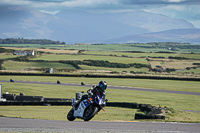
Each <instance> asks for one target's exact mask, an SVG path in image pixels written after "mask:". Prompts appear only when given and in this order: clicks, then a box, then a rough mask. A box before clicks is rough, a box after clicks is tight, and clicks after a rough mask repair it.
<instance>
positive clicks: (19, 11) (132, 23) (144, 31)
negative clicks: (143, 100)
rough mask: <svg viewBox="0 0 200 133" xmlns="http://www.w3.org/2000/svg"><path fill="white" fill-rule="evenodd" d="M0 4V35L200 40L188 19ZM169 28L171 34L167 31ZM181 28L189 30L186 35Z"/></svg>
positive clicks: (84, 40) (79, 40)
mask: <svg viewBox="0 0 200 133" xmlns="http://www.w3.org/2000/svg"><path fill="white" fill-rule="evenodd" d="M0 8H1V11H0V18H1V21H0V29H1V30H0V38H25V39H51V40H55V41H57V40H58V41H61V42H63V41H64V42H66V43H69V44H70V43H96V42H100V43H104V42H108V43H116V42H117V43H120V42H140V41H141V42H146V41H148V40H149V41H151V40H152V41H165V40H166V41H170V40H168V39H173V41H180V40H181V38H182V40H181V41H183V42H184V41H189V42H190V43H193V42H200V40H199V38H198V35H199V29H195V27H194V26H193V25H192V24H191V23H189V22H187V21H185V20H182V19H173V18H169V17H166V16H163V15H159V14H153V13H148V12H143V11H132V12H124V13H89V12H85V11H77V10H74V11H73V10H65V11H61V12H59V13H57V14H56V15H50V14H46V13H42V12H39V11H36V10H33V9H27V8H23V7H14V6H9V7H5V6H4V7H0ZM181 29H182V30H181ZM183 29H184V30H183ZM170 31H171V33H170V34H172V33H173V34H172V36H173V38H171V37H170V35H169V34H167V33H168V32H170ZM183 31H187V33H188V34H187V37H186V38H184V36H183V35H182V33H181V32H183ZM152 32H153V33H152ZM189 33H191V34H190V35H189ZM163 34H165V35H168V37H166V38H165V35H163ZM193 34H195V35H193ZM180 35H181V36H180ZM192 36H193V38H192ZM113 38H114V39H113ZM187 38H188V39H187ZM156 39H158V40H156ZM105 40H106V41H105ZM112 41H113V42H112ZM152 41H151V42H152Z"/></svg>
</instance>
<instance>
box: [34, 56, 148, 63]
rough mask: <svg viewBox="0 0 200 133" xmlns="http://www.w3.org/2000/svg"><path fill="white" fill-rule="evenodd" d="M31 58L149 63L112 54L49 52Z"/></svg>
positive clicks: (141, 59) (140, 59)
mask: <svg viewBox="0 0 200 133" xmlns="http://www.w3.org/2000/svg"><path fill="white" fill-rule="evenodd" d="M31 60H48V61H59V60H104V61H110V62H117V63H125V64H128V63H141V64H148V63H147V61H146V60H145V59H143V58H126V57H112V56H91V55H54V54H47V55H42V56H40V57H38V58H33V59H31Z"/></svg>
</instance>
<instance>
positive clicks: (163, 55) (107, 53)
mask: <svg viewBox="0 0 200 133" xmlns="http://www.w3.org/2000/svg"><path fill="white" fill-rule="evenodd" d="M83 53H84V54H92V55H110V56H129V57H166V58H168V57H169V56H175V55H176V53H131V52H125V51H124V52H114V51H84V52H83Z"/></svg>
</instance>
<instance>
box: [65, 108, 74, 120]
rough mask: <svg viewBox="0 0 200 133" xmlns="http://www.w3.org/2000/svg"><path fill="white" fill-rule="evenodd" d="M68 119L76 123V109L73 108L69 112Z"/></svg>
mask: <svg viewBox="0 0 200 133" xmlns="http://www.w3.org/2000/svg"><path fill="white" fill-rule="evenodd" d="M67 119H68V120H69V121H74V120H75V119H76V118H75V117H74V109H73V108H72V109H71V110H70V111H69V112H68V114H67Z"/></svg>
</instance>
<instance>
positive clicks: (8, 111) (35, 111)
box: [0, 106, 200, 122]
mask: <svg viewBox="0 0 200 133" xmlns="http://www.w3.org/2000/svg"><path fill="white" fill-rule="evenodd" d="M70 109H71V106H0V110H1V112H0V115H2V114H3V115H2V116H6V117H17V118H29V119H45V120H61V121H66V120H67V119H66V115H67V113H68V111H69V110H70ZM136 112H137V110H136V109H127V108H116V107H105V112H103V111H100V112H99V113H98V114H97V115H96V116H95V117H94V118H93V119H92V121H135V120H134V116H135V113H136ZM75 121H82V120H80V119H76V120H75ZM151 121H152V120H151ZM154 121H156V120H154ZM158 121H161V120H158ZM162 121H163V120H162ZM165 121H179V122H200V114H197V113H188V112H182V111H175V113H173V114H170V115H168V116H167V117H166V120H165Z"/></svg>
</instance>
